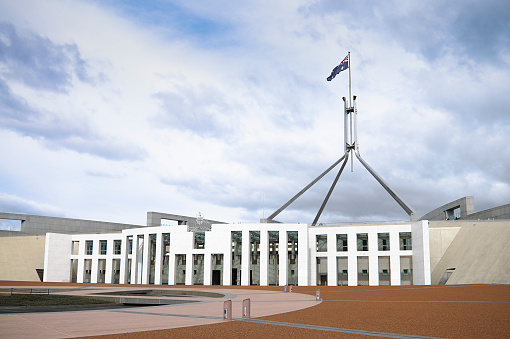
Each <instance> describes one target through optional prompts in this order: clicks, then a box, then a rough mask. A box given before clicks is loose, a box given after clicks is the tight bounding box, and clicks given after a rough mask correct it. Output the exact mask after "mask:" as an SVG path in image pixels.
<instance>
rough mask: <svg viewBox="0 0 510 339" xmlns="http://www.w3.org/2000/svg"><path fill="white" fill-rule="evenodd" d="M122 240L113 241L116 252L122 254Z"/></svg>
mask: <svg viewBox="0 0 510 339" xmlns="http://www.w3.org/2000/svg"><path fill="white" fill-rule="evenodd" d="M121 245H122V240H114V241H113V249H114V252H113V253H114V254H120V253H121V251H122V247H121Z"/></svg>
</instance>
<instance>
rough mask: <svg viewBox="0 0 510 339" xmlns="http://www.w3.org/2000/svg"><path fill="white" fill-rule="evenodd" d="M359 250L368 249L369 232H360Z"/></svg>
mask: <svg viewBox="0 0 510 339" xmlns="http://www.w3.org/2000/svg"><path fill="white" fill-rule="evenodd" d="M358 251H368V233H359V234H358Z"/></svg>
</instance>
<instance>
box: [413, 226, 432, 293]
mask: <svg viewBox="0 0 510 339" xmlns="http://www.w3.org/2000/svg"><path fill="white" fill-rule="evenodd" d="M411 233H412V237H413V284H414V285H430V276H431V272H430V244H429V227H428V222H427V221H418V222H416V223H414V224H412V226H411Z"/></svg>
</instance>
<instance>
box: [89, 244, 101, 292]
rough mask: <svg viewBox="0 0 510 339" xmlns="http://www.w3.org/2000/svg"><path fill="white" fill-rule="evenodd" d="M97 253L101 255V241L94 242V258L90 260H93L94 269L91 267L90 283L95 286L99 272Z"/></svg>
mask: <svg viewBox="0 0 510 339" xmlns="http://www.w3.org/2000/svg"><path fill="white" fill-rule="evenodd" d="M97 253H99V240H98V239H94V240H93V241H92V256H91V258H90V259H92V267H91V271H92V272H91V276H90V282H91V283H93V284H96V283H97V271H98V266H99V265H98V264H99V263H98V261H97Z"/></svg>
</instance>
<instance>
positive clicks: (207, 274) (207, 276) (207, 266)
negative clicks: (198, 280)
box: [204, 252, 212, 286]
mask: <svg viewBox="0 0 510 339" xmlns="http://www.w3.org/2000/svg"><path fill="white" fill-rule="evenodd" d="M211 260H212V255H211V253H210V252H206V253H204V285H205V286H210V285H211V278H212V270H211Z"/></svg>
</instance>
